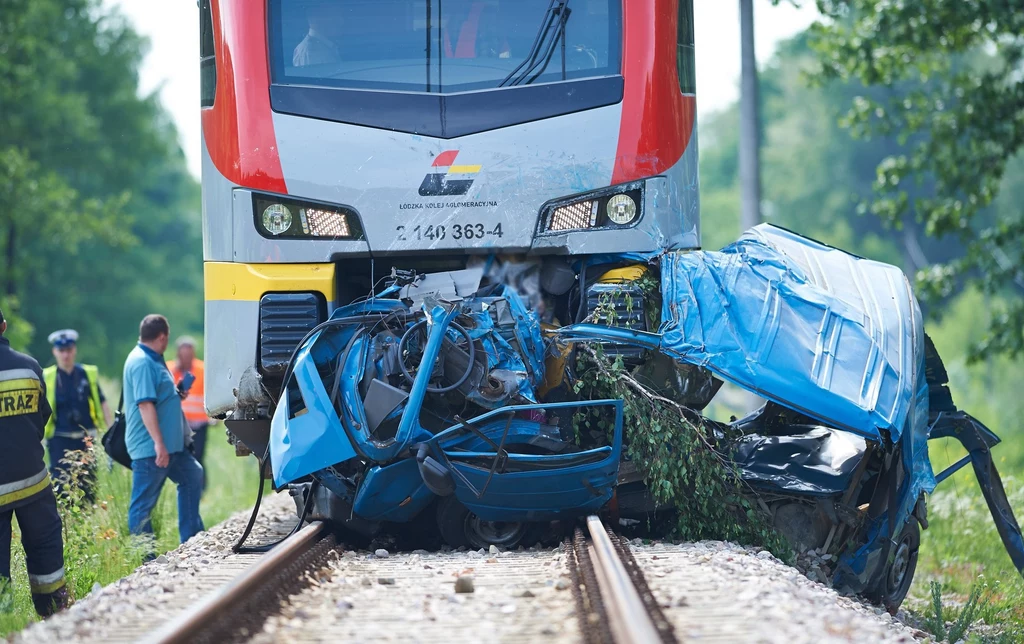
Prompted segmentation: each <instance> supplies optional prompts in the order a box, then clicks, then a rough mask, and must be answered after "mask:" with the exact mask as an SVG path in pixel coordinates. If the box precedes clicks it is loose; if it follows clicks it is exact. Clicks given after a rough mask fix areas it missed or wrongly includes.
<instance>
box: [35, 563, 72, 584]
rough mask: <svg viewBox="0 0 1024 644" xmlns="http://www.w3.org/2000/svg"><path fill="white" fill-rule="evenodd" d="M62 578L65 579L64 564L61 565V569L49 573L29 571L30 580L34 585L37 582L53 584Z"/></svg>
mask: <svg viewBox="0 0 1024 644" xmlns="http://www.w3.org/2000/svg"><path fill="white" fill-rule="evenodd" d="M61 579H64V566H61V567H60V570H58V571H56V572H51V573H50V574H48V575H33V574H32V573H29V575H28V581H29V583H31V584H32V585H33V586H35V585H37V584H52V583H53V582H55V581H60V580H61Z"/></svg>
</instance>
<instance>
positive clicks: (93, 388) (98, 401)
mask: <svg viewBox="0 0 1024 644" xmlns="http://www.w3.org/2000/svg"><path fill="white" fill-rule="evenodd" d="M77 366H79V367H81V368H82V370H83V371H85V378H86V380H88V381H89V417H90V418H91V419H92V427H91V428H90V429H92V428H96V429H99V428H101V427H103V426H104V419H103V396H102V395H101V394H100V370H99V369H98V368H97V367H95V366H93V365H91V364H79V365H77ZM43 383H44V384H45V385H46V402H47V403H49V405H50V410H51V411H52V412H53V414H52V415H51V416H50V420H49V421H48V422H47V423H46V431H45V437H46V438H52V437H53V434H54V431H55V430H56V427H57V365H51V366H49V367H47V368H45V369H43ZM84 433H85V432H82V434H84Z"/></svg>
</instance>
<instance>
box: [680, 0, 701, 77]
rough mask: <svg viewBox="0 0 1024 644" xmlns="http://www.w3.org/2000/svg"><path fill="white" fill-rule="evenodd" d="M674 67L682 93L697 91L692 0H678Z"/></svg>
mask: <svg viewBox="0 0 1024 644" xmlns="http://www.w3.org/2000/svg"><path fill="white" fill-rule="evenodd" d="M677 29H678V37H677V41H676V46H677V52H676V67H677V68H678V70H679V89H681V90H682V91H683V94H696V93H697V72H696V67H697V62H696V56H695V51H694V40H693V0H679V23H678V27H677Z"/></svg>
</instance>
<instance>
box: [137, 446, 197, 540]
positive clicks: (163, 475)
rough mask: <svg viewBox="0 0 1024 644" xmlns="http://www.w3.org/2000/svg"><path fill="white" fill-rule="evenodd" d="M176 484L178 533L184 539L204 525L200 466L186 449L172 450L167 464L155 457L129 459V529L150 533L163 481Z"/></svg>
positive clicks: (194, 533)
mask: <svg viewBox="0 0 1024 644" xmlns="http://www.w3.org/2000/svg"><path fill="white" fill-rule="evenodd" d="M168 478H169V479H171V480H172V481H174V482H175V483H177V484H178V534H179V535H180V537H181V542H182V543H185V542H186V541H188V540H189V539H190V538H191V537H193V536H194V535H196V534H197V533H199V532H202V531H203V530H205V529H206V528H204V527H203V519H202V518H201V517H200V516H199V497H200V496H201V495H202V493H203V466H202V465H200V464H199V461H197V460H196V458H195V457H194V456H192V454H191V453H189V452H187V451H182V452H176V453H174V454H171V462H170V464H168V466H167V467H157V466H156V458H140V459H137V460H134V461H132V500H131V503H130V504H129V506H128V531H129V532H131V533H132V534H152V533H153V524H152V522H151V520H150V519H151V517H152V515H153V508H154V507H156V502H157V500H158V499H159V498H160V490H162V489H163V487H164V481H165V480H167V479H168Z"/></svg>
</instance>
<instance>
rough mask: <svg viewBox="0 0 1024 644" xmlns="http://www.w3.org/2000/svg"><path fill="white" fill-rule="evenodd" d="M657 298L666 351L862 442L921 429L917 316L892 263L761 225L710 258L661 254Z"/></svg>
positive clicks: (909, 293)
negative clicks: (917, 409)
mask: <svg viewBox="0 0 1024 644" xmlns="http://www.w3.org/2000/svg"><path fill="white" fill-rule="evenodd" d="M662 293H663V296H664V307H663V312H662V315H663V318H662V319H663V320H665V322H664V324H663V326H662V329H661V335H662V338H661V348H662V350H664V351H666V352H667V353H670V354H673V355H675V356H676V357H678V358H679V359H681V360H684V361H686V362H691V363H694V364H699V365H703V366H705V367H707V368H708V369H710V370H711V371H713V372H714V373H716V374H717V375H718V376H720V377H722V378H723V379H726V380H729V381H731V382H734V383H735V384H737V385H740V386H741V387H744V388H746V389H749V390H751V391H754V392H757V393H759V394H761V395H763V396H764V397H766V398H769V399H772V400H775V401H777V402H780V403H782V404H784V405H786V406H787V407H790V408H793V409H797V410H800V411H803V412H804V413H806V414H808V415H809V416H812V417H814V418H818V419H820V420H822V421H825V422H827V423H829V424H831V425H834V426H836V427H840V428H844V429H848V430H850V431H853V432H856V433H859V434H861V435H863V436H866V437H868V438H874V439H877V438H880V434H879V430H885V431H887V432H889V434H890V437H889V438H890V440H892V441H896V440H898V438H899V437H900V435H901V434H902V433H903V429H904V425H905V423H906V422H907V420H908V418H909V419H910V420H912V421H913V422H914V424H915V425H917V424H919V423H922V418H921V416H920V414H917V413H914V414H913V415H911V414H910V411H911V410H912V407H913V406H914V402H915V397H916V393H917V386H916V382H917V379H918V377H921V378H923V377H924V374H923V373H921V374H919V373H918V368H919V364H918V360H919V356H920V355H921V354H920V352H921V351H923V341H924V340H923V329H922V322H921V312H920V308H919V307H918V304H917V301H916V300H915V299H914V296H913V293H912V291H911V289H910V285H909V283H908V282H907V279H906V277H905V276H904V275H903V272H902V271H900V269H898V268H896V267H895V266H891V265H888V264H883V263H880V262H875V261H871V260H867V259H861V258H858V257H855V256H853V255H850V254H848V253H845V252H843V251H840V250H837V249H834V248H831V247H829V246H825V245H824V244H821V243H819V242H816V241H813V240H810V239H807V238H804V237H801V236H799V235H796V234H794V233H791V232H789V231H787V230H784V229H781V228H776V227H774V226H770V225H767V224H762V225H760V226H757V227H756V228H753V229H751V230H749V231H747V232H746V233H745V234H744V235H743V236H742V237H741V238H740V240H739V241H737V242H735V243H733V244H731V245H729V246H727V247H725V248H724V249H722V250H721V251H719V252H695V253H668V254H666V255H665V256H664V257H663V258H662ZM924 420H925V421H926V419H924ZM925 424H926V422H925Z"/></svg>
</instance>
